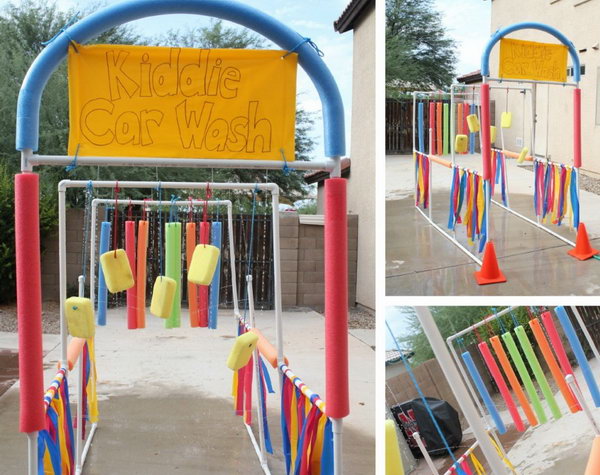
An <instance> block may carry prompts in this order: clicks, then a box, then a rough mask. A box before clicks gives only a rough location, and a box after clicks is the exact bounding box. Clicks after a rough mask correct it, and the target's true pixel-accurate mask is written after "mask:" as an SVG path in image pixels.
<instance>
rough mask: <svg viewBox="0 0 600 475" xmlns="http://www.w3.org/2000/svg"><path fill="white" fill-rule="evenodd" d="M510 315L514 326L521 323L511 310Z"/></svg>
mask: <svg viewBox="0 0 600 475" xmlns="http://www.w3.org/2000/svg"><path fill="white" fill-rule="evenodd" d="M510 316H511V318H512V321H513V324H514V326H515V328H516V327H518V326H520V325H521V324H520V323H519V321H518V320H517V317H516V316H515V314H514V313H513V311H512V310H511V311H510Z"/></svg>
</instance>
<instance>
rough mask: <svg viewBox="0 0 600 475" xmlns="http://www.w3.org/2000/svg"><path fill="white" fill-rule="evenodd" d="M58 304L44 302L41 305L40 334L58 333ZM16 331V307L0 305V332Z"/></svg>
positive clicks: (14, 305)
mask: <svg viewBox="0 0 600 475" xmlns="http://www.w3.org/2000/svg"><path fill="white" fill-rule="evenodd" d="M58 311H59V308H58V303H56V302H44V303H43V304H42V332H43V333H52V334H55V335H57V334H59V333H60V321H59V315H58ZM16 331H17V305H16V304H12V305H1V306H0V332H13V333H16Z"/></svg>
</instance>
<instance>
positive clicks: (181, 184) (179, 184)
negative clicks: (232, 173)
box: [58, 180, 279, 195]
mask: <svg viewBox="0 0 600 475" xmlns="http://www.w3.org/2000/svg"><path fill="white" fill-rule="evenodd" d="M89 184H91V185H92V188H115V187H117V186H118V187H119V188H158V187H159V186H160V188H161V189H184V188H189V189H193V190H198V189H206V188H207V187H208V188H209V189H211V190H254V189H257V190H260V191H263V190H264V191H269V192H271V193H272V194H274V195H279V186H278V185H277V184H275V183H211V182H206V181H205V182H189V181H118V180H107V181H103V180H62V181H61V182H59V183H58V191H59V192H61V191H65V190H66V189H67V188H86V187H87V186H88V185H89Z"/></svg>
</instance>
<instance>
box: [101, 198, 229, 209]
mask: <svg viewBox="0 0 600 475" xmlns="http://www.w3.org/2000/svg"><path fill="white" fill-rule="evenodd" d="M115 201H116V202H117V205H135V206H141V205H148V206H159V205H160V206H171V205H176V206H190V205H191V206H194V207H198V206H204V205H205V204H206V206H227V207H228V208H230V207H231V206H232V203H231V200H208V201H205V200H197V199H194V200H185V201H184V200H180V201H171V200H161V201H158V200H130V199H127V198H119V199H117V200H114V199H111V198H94V199H93V200H92V207H96V208H97V207H98V205H102V204H113V203H115Z"/></svg>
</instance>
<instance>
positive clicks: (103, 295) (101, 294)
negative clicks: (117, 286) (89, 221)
mask: <svg viewBox="0 0 600 475" xmlns="http://www.w3.org/2000/svg"><path fill="white" fill-rule="evenodd" d="M109 242H110V222H109V221H103V222H102V224H101V227H100V250H99V251H98V254H99V256H101V255H102V254H104V253H105V252H108V246H109ZM99 256H98V257H99ZM107 303H108V292H107V290H106V281H105V280H104V272H102V266H101V265H100V263H98V312H97V313H96V320H97V322H98V325H102V326H104V325H106V306H107Z"/></svg>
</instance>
